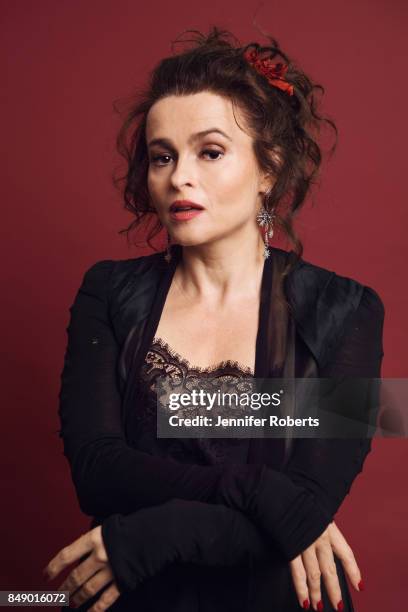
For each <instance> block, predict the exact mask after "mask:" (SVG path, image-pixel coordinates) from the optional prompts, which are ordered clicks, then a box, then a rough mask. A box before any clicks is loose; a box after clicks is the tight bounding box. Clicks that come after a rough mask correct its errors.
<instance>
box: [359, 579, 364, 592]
mask: <svg viewBox="0 0 408 612" xmlns="http://www.w3.org/2000/svg"><path fill="white" fill-rule="evenodd" d="M358 590H359V591H364V582H363V580H362V579H361V580H360V582H359V583H358Z"/></svg>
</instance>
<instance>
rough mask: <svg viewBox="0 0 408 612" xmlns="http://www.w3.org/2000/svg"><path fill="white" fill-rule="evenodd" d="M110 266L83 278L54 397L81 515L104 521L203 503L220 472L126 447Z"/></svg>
mask: <svg viewBox="0 0 408 612" xmlns="http://www.w3.org/2000/svg"><path fill="white" fill-rule="evenodd" d="M114 265H115V262H114V261H111V260H104V261H99V262H97V263H96V264H94V265H93V266H91V268H90V269H89V270H87V272H86V273H85V276H84V278H83V282H82V284H81V287H80V288H79V291H78V292H77V295H76V297H75V300H74V303H73V304H72V306H71V307H70V313H71V316H70V321H69V325H68V327H67V334H68V343H67V348H66V352H65V359H64V366H63V371H62V374H61V387H60V393H59V417H60V423H61V429H60V436H61V437H62V439H63V444H64V455H65V456H66V457H67V459H68V462H69V464H70V468H71V474H72V479H73V483H74V486H75V489H76V493H77V497H78V501H79V505H80V508H81V510H82V512H84V513H85V514H88V515H90V516H97V517H100V518H102V517H104V516H108V515H109V514H112V513H114V512H123V513H128V512H131V511H135V510H137V509H140V508H143V507H146V506H152V505H155V504H161V503H164V502H165V501H168V500H169V499H172V498H174V497H177V498H180V499H191V500H198V501H200V500H207V499H208V498H210V497H211V496H212V495H213V494H214V490H215V487H216V485H217V482H218V478H219V474H220V471H219V467H218V466H200V465H187V464H182V463H178V462H177V461H175V460H172V459H170V458H169V459H163V458H160V457H155V456H153V455H149V454H148V453H144V452H141V451H138V450H136V449H134V448H132V447H131V446H129V445H128V444H127V443H126V440H125V437H124V431H123V426H122V423H121V402H122V398H121V395H120V393H119V390H118V384H117V362H118V357H119V346H118V342H117V340H116V338H115V335H114V331H113V327H112V325H111V321H110V318H109V308H108V299H109V281H110V275H111V273H112V270H113V267H114Z"/></svg>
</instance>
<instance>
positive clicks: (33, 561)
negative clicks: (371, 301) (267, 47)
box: [0, 0, 408, 612]
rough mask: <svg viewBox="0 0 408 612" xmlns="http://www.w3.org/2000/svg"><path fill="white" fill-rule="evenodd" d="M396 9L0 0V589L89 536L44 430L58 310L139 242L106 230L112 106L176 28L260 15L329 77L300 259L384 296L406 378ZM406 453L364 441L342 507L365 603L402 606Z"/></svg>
mask: <svg viewBox="0 0 408 612" xmlns="http://www.w3.org/2000/svg"><path fill="white" fill-rule="evenodd" d="M407 6H408V5H407V4H406V3H405V2H402V0H401V1H397V0H394V1H393V2H392V3H389V2H386V1H385V0H376V1H373V0H365V1H363V0H358V1H355V0H354V1H353V2H351V1H348V2H344V0H343V1H342V2H340V1H338V2H330V3H327V2H324V1H323V0H315V1H314V2H313V3H306V2H301V1H300V0H286V2H282V3H278V2H274V3H265V4H264V5H263V6H259V4H258V3H255V2H252V3H251V2H247V3H243V4H242V5H241V6H240V5H239V4H237V3H236V2H234V1H233V0H227V1H225V2H223V3H220V2H218V1H214V0H207V2H205V3H191V2H187V1H181V0H176V1H175V2H172V3H166V2H164V0H160V1H159V2H155V3H151V4H147V5H145V4H144V3H143V4H142V3H137V2H132V1H125V0H115V1H114V0H98V2H92V1H91V0H88V1H84V0H70V1H63V0H59V1H58V2H55V0H37V1H36V2H34V1H29V0H19V2H14V0H8V1H6V0H2V2H1V3H0V11H1V34H2V35H1V43H0V44H1V55H0V57H1V62H2V64H3V77H2V92H3V95H2V112H1V118H2V120H3V121H2V123H3V125H2V128H1V139H2V144H3V146H2V147H1V149H2V153H1V155H2V162H1V169H2V174H3V177H2V180H1V185H2V187H3V190H4V191H3V196H2V202H3V211H4V212H3V214H4V216H3V219H2V226H3V229H4V234H3V239H2V241H1V244H2V247H3V248H4V252H3V258H2V261H3V266H2V268H3V269H2V272H3V281H2V289H3V291H2V300H1V306H2V310H3V312H2V319H1V320H2V322H3V323H4V326H3V330H2V336H1V337H2V345H3V346H2V351H1V353H2V360H3V363H2V373H3V375H4V376H3V381H4V382H3V402H2V406H3V408H2V444H1V447H2V452H3V457H2V461H1V472H2V473H1V478H2V492H3V496H2V506H1V511H2V521H1V528H2V530H3V533H2V537H1V548H2V553H1V557H2V560H1V573H0V589H36V588H38V589H41V588H47V585H45V584H44V583H43V581H42V579H41V569H42V568H43V567H44V566H45V565H46V564H47V563H48V561H49V560H50V559H51V557H52V556H54V555H55V554H56V553H57V552H58V551H59V550H60V549H61V548H62V547H63V546H64V545H67V544H69V543H71V542H72V541H73V540H74V539H76V538H77V537H78V536H79V535H80V534H81V533H82V532H84V531H87V530H88V526H89V519H88V517H85V516H84V515H82V514H81V513H80V510H79V508H78V505H77V501H76V497H75V493H74V489H73V486H72V483H71V480H70V474H69V470H68V464H67V463H66V460H65V458H64V457H63V454H62V442H61V441H60V439H59V438H58V436H57V434H56V431H57V429H58V427H59V422H58V418H57V406H58V403H57V395H58V391H59V375H60V372H61V369H62V364H63V353H64V349H65V343H66V335H65V328H66V325H67V322H68V308H69V306H70V305H71V303H72V301H73V297H74V294H75V292H76V290H77V288H78V286H79V283H80V280H81V278H82V275H83V273H84V271H85V269H86V268H87V267H88V266H90V265H91V264H92V263H93V262H95V261H97V260H100V259H105V258H113V259H115V258H129V257H136V256H137V255H140V254H143V253H145V252H149V250H147V251H146V250H144V251H141V250H137V249H135V248H129V247H128V246H127V244H126V240H125V238H124V237H121V236H119V235H118V233H117V232H118V230H119V229H121V228H123V227H125V226H126V225H127V224H128V222H129V221H130V216H129V215H128V214H127V213H125V212H123V210H122V204H121V201H120V198H119V195H118V194H117V192H116V191H115V190H114V188H113V187H112V185H111V178H110V177H111V172H112V169H113V167H114V164H115V163H117V161H118V158H117V157H116V156H115V153H114V139H115V135H116V131H117V129H118V126H119V122H118V119H117V117H116V116H115V115H114V113H113V111H112V102H113V100H114V99H116V98H119V97H122V96H125V95H128V94H130V93H132V92H133V91H135V90H136V89H137V88H138V87H139V86H142V85H144V83H145V78H146V76H147V71H148V70H149V69H150V68H151V67H152V66H153V65H154V63H155V62H156V61H157V60H158V59H159V58H161V57H162V56H163V55H164V54H168V53H169V52H170V41H171V40H172V39H173V38H175V37H176V35H177V34H178V33H179V32H180V31H181V30H182V29H184V28H199V29H203V30H206V29H207V27H208V26H209V25H212V24H218V25H222V26H225V27H227V28H229V29H231V30H232V31H233V32H234V33H235V34H236V35H237V36H238V37H239V38H240V39H241V41H242V42H243V43H246V42H249V41H250V40H252V39H255V40H256V39H258V40H260V41H261V40H262V39H261V38H260V36H259V35H258V33H257V31H256V29H254V28H253V27H252V25H251V23H252V17H253V14H254V12H255V11H256V9H259V10H258V13H257V16H256V20H257V22H258V24H259V25H260V27H261V28H262V29H264V30H267V31H269V32H271V33H272V34H273V35H275V36H276V37H277V38H278V40H279V42H280V43H281V45H282V46H283V48H284V49H286V50H287V52H288V53H289V54H290V55H292V56H293V57H294V59H296V60H298V61H299V62H300V63H301V64H302V66H303V67H304V68H305V69H306V70H307V71H309V72H310V74H311V75H312V77H313V78H315V79H316V80H317V81H318V82H322V83H323V84H324V86H325V88H326V95H325V102H324V110H325V112H327V113H328V114H330V115H331V116H332V117H333V118H334V119H335V121H336V122H337V126H338V128H339V131H340V139H339V147H338V151H337V153H336V156H335V157H334V159H333V160H332V161H331V162H330V163H329V164H327V166H326V169H325V174H324V177H323V180H322V182H321V185H320V187H319V189H318V190H317V191H316V195H315V204H314V206H313V207H312V206H310V205H308V206H307V207H306V209H305V211H304V212H303V214H302V215H301V217H300V219H299V222H298V226H297V227H298V230H299V231H300V233H301V236H302V237H303V240H304V245H305V252H304V257H305V259H307V260H308V261H312V262H314V263H317V264H319V265H322V266H324V267H327V268H330V269H333V270H335V271H336V272H338V273H339V274H343V275H348V276H352V277H353V278H355V279H357V280H359V281H361V282H363V283H365V284H367V285H370V286H372V287H374V288H375V289H376V290H377V291H378V292H379V294H380V295H381V297H382V298H383V300H384V303H385V307H386V320H385V342H384V350H385V357H384V362H383V376H385V377H395V378H402V377H406V376H407V375H408V365H407V351H406V349H405V346H404V341H405V342H406V338H407V324H406V312H407V310H408V304H407V289H406V280H407V275H406V272H405V270H406V263H405V260H406V258H407V255H408V253H407V246H406V245H407V243H406V240H405V233H406V230H407V216H406V195H405V192H404V191H403V185H404V181H403V177H404V175H406V168H405V164H406V150H405V146H406V142H407V134H406V125H405V118H406V97H407V93H408V91H407V81H406V79H405V77H404V75H405V74H406V65H405V61H404V60H405V50H406V37H405V36H404V35H405V34H406V27H405V24H406V16H407ZM406 462H407V444H406V441H405V440H402V439H400V440H395V439H393V440H389V439H388V440H379V439H377V440H375V441H374V451H373V452H372V453H371V454H370V455H369V457H368V459H367V463H366V467H365V470H364V472H363V474H361V475H360V476H359V477H358V479H357V480H356V482H355V484H354V487H353V493H352V495H351V496H350V497H348V498H347V499H346V501H345V502H344V505H343V506H342V508H341V511H340V512H339V514H338V516H337V523H338V525H339V527H340V528H341V529H342V530H343V532H344V534H345V535H346V537H347V539H348V540H349V542H350V543H351V545H352V548H353V550H354V553H355V555H356V558H357V560H358V562H359V564H360V568H361V570H362V574H363V578H364V580H365V583H366V587H367V588H366V591H365V592H363V593H360V594H358V593H355V594H354V593H353V597H354V601H355V602H356V609H357V610H358V611H359V612H368V611H369V610H370V611H372V610H387V612H393V611H395V612H400V611H401V610H402V609H405V607H406V604H405V605H404V599H405V598H406V597H407V596H408V587H407V581H406V576H405V575H403V567H404V557H405V561H406V551H407V531H406V516H407V509H408V503H407V490H406V486H402V483H405V484H406ZM61 582H62V577H61V580H57V581H56V582H55V583H53V584H54V587H57V586H58V585H59V584H60V583H61Z"/></svg>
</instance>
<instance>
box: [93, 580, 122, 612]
mask: <svg viewBox="0 0 408 612" xmlns="http://www.w3.org/2000/svg"><path fill="white" fill-rule="evenodd" d="M119 596H120V592H119V590H118V587H117V586H116V583H115V582H113V583H112V584H111V586H110V587H108V588H107V589H106V591H104V592H103V593H102V595H101V596H100V598H99V599H98V601H97V602H96V603H94V605H93V606H92V607H91V608H90V609H89V612H104V611H105V610H107V608H109V607H110V606H111V605H112V604H113V602H114V601H116V600H117V599H118V597H119Z"/></svg>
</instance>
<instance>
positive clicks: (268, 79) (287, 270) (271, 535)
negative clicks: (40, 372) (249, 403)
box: [47, 28, 384, 612]
mask: <svg viewBox="0 0 408 612" xmlns="http://www.w3.org/2000/svg"><path fill="white" fill-rule="evenodd" d="M270 42H271V44H270V46H268V47H259V45H258V44H257V43H253V44H251V45H247V46H246V47H243V48H242V47H240V46H235V45H234V44H232V43H231V42H230V40H229V33H228V32H225V31H220V30H219V29H217V28H213V29H212V30H211V32H210V33H209V34H208V35H207V36H203V35H200V34H198V36H197V37H196V39H195V41H194V44H193V45H192V46H191V48H190V49H188V50H186V51H184V53H182V54H179V55H175V56H172V57H169V58H166V59H164V60H163V61H162V62H161V63H160V64H159V65H158V66H157V67H156V69H155V71H154V73H153V75H152V79H151V83H150V87H149V91H148V92H146V96H145V98H144V99H143V100H142V101H141V102H140V104H139V105H138V106H137V107H136V108H133V109H132V110H131V112H130V114H129V116H128V118H127V120H126V122H125V124H124V126H123V128H122V130H121V133H120V135H119V139H118V143H119V147H120V150H121V151H122V153H123V154H124V155H125V156H126V158H127V160H128V163H129V169H128V173H127V176H126V185H125V191H124V194H125V203H126V207H127V208H128V209H129V210H130V211H131V212H132V213H134V214H135V216H136V219H135V221H134V223H133V224H131V226H130V228H128V230H129V229H132V227H133V226H134V225H137V224H138V223H139V222H140V221H141V220H142V219H143V218H144V217H145V216H147V215H148V214H150V213H153V214H155V215H157V219H158V224H156V226H155V227H154V229H153V232H151V234H150V236H149V239H150V238H151V237H152V235H154V231H155V230H158V229H160V227H162V226H164V227H165V228H166V230H167V232H168V238H169V245H168V248H167V249H166V251H165V252H160V253H154V254H152V255H148V256H143V257H139V258H135V259H129V260H123V261H111V260H104V261H100V262H97V263H96V264H94V265H93V266H92V267H91V268H90V269H89V270H88V271H87V273H86V274H85V277H84V279H83V283H82V285H81V287H80V289H79V291H78V294H77V296H76V299H75V302H74V304H73V305H72V306H71V309H70V310H71V319H70V323H69V326H68V328H67V331H68V347H67V351H66V355H65V363H64V370H63V372H62V377H61V383H62V384H61V393H60V418H61V433H60V435H61V436H62V438H63V441H64V454H65V455H66V457H67V458H68V460H69V462H70V466H71V470H72V477H73V482H74V485H75V487H76V491H77V495H78V500H79V504H80V507H81V509H82V511H83V512H84V513H86V514H88V515H90V516H93V517H94V520H93V522H92V527H93V528H92V529H91V531H89V532H87V533H85V534H83V535H82V536H81V537H80V538H79V539H78V540H76V541H75V542H74V543H72V544H71V545H70V546H67V547H65V548H64V549H63V550H62V551H61V552H60V553H58V555H56V556H55V557H54V558H53V559H52V560H51V561H50V563H49V564H48V566H47V574H48V575H49V576H50V577H51V578H54V577H55V576H56V575H57V574H59V572H60V571H61V570H62V569H64V568H65V567H66V566H68V565H70V564H72V563H73V562H78V560H79V561H80V563H79V564H77V566H76V567H75V569H74V570H72V571H71V573H70V574H69V575H68V577H67V578H66V579H65V580H64V582H63V583H62V585H61V588H62V589H63V590H68V591H70V593H71V601H72V602H73V603H75V604H77V605H79V606H80V609H83V610H85V609H91V610H105V609H107V608H110V609H112V610H138V611H139V610H140V611H148V610H149V611H153V610H154V611H156V610H163V609H166V610H174V611H182V610H183V611H184V610H186V611H187V610H188V611H189V612H191V611H194V610H199V609H200V610H206V611H207V610H208V611H210V610H211V611H217V610H220V611H221V610H222V611H227V610H234V611H237V610H242V611H244V610H245V611H246V610H251V611H259V612H261V611H262V612H263V611H264V610H298V609H299V608H301V609H311V608H312V609H314V610H322V609H326V610H329V609H330V608H331V607H333V608H334V609H337V610H354V608H353V604H352V600H351V596H350V592H349V588H348V585H347V581H346V575H347V576H348V578H349V580H350V582H351V584H352V585H353V587H354V588H355V589H356V590H357V591H358V590H361V589H362V584H363V583H362V579H361V572H360V569H359V567H358V565H357V563H356V560H355V558H354V555H353V552H352V549H351V548H350V546H349V544H348V543H347V541H346V540H345V538H344V536H343V535H342V534H341V532H340V531H339V529H338V528H337V526H336V525H335V523H334V521H333V518H334V515H335V513H336V512H337V510H338V509H339V507H340V505H341V503H342V501H343V499H344V497H345V496H346V495H347V493H348V492H349V491H350V488H351V485H352V483H353V481H354V479H355V477H356V476H357V475H358V473H359V472H360V471H361V470H362V467H363V463H364V459H365V457H366V455H367V454H368V452H369V451H370V439H369V438H364V439H362V438H361V439H323V438H322V439H307V438H296V439H291V438H290V437H286V438H285V439H268V438H256V439H255V438H241V439H239V440H238V439H236V440H232V439H221V440H220V439H193V438H192V439H183V438H180V439H175V438H159V437H158V436H157V434H156V420H155V408H156V391H157V389H156V383H157V378H158V377H159V376H163V375H165V376H166V377H168V378H169V379H170V380H176V379H177V380H180V379H182V380H183V381H184V382H191V381H193V382H197V381H198V382H200V381H203V380H204V379H205V380H208V379H209V378H210V377H213V378H214V377H220V379H221V378H222V377H225V376H226V377H229V378H230V379H231V377H232V379H235V380H236V381H239V380H240V379H241V378H242V377H246V376H248V375H249V376H254V377H255V378H263V377H265V378H266V377H269V378H275V377H278V378H279V377H281V378H286V377H287V378H293V377H300V378H306V377H321V378H325V377H327V378H331V377H333V378H334V377H340V378H344V377H366V378H368V379H369V378H376V377H379V376H380V368H381V360H382V355H383V350H382V326H383V318H384V308H383V304H382V302H381V299H380V298H379V297H378V295H377V294H376V292H375V291H374V290H373V289H371V288H369V287H366V286H364V285H361V284H360V283H358V282H357V281H355V280H353V279H350V278H346V277H341V276H339V275H337V274H335V273H334V272H331V271H329V270H326V269H324V268H321V267H318V266H315V265H313V264H311V263H308V262H305V261H303V260H302V258H301V253H302V246H301V243H300V241H299V240H298V238H297V237H296V234H295V232H294V229H293V226H292V221H293V215H294V213H295V212H296V211H298V209H299V208H300V207H301V205H302V203H303V202H304V200H305V197H306V195H307V194H308V192H309V188H310V186H311V183H312V181H313V179H314V177H315V176H316V173H317V170H318V168H319V165H320V162H321V150H320V148H319V145H318V144H317V141H316V140H315V133H318V131H319V129H320V127H321V124H322V123H323V122H326V123H328V124H329V125H331V126H332V127H333V128H334V129H335V126H334V124H333V123H332V122H331V121H330V120H328V119H324V118H322V117H321V116H320V115H319V114H318V113H317V109H316V104H315V99H314V98H313V95H312V94H313V91H314V89H316V88H318V87H320V86H318V85H314V84H313V83H312V81H311V80H310V79H309V78H308V77H307V76H306V75H305V74H304V72H302V71H301V70H300V69H299V68H297V67H296V66H295V65H294V64H293V63H292V62H291V61H290V60H289V59H288V57H287V55H285V54H284V53H283V52H282V51H281V50H280V49H279V47H278V43H277V41H276V40H274V39H271V41H270ZM277 55H279V56H280V57H281V58H283V60H284V62H285V64H283V63H282V62H281V63H276V62H274V61H272V60H273V59H274V58H275V56H277ZM135 124H136V129H135V130H134V125H135ZM129 134H130V141H129V143H128V142H127V137H128V136H129ZM191 207H192V209H191ZM187 208H188V210H187ZM275 225H276V226H278V227H280V228H281V229H282V230H283V231H284V232H285V233H286V235H287V236H288V237H289V238H290V239H291V240H292V242H293V244H294V246H295V251H290V252H286V251H283V250H281V249H278V248H273V247H270V246H269V238H270V237H271V236H272V232H273V227H274V226H275ZM149 244H150V242H149ZM360 403H361V406H363V410H367V412H368V411H369V410H370V409H371V408H372V405H373V403H374V404H375V390H373V389H372V388H371V387H369V388H368V390H367V393H366V394H365V395H364V394H363V395H362V397H361V398H360Z"/></svg>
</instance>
